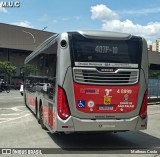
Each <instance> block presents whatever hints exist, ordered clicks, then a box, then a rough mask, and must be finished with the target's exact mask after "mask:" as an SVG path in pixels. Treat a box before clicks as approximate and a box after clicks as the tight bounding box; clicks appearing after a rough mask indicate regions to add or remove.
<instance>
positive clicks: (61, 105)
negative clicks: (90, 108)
mask: <svg viewBox="0 0 160 157" xmlns="http://www.w3.org/2000/svg"><path fill="white" fill-rule="evenodd" d="M58 115H59V117H60V118H62V119H63V120H66V119H67V118H68V117H69V116H70V115H71V114H70V110H69V106H68V101H67V97H66V93H65V91H64V90H63V88H61V87H60V86H58Z"/></svg>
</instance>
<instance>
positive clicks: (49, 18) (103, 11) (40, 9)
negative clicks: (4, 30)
mask: <svg viewBox="0 0 160 157" xmlns="http://www.w3.org/2000/svg"><path fill="white" fill-rule="evenodd" d="M17 1H18V2H19V4H20V6H19V7H2V3H4V2H9V1H2V0H0V23H6V24H13V25H18V26H24V27H30V28H34V29H39V30H42V29H44V28H45V27H46V29H45V31H50V32H55V33H61V32H65V31H76V30H104V31H116V32H126V33H131V34H133V35H138V36H142V37H144V38H145V39H146V40H147V42H148V44H151V43H152V42H153V41H155V40H156V39H157V38H160V0H43V1H42V0H12V2H15V3H16V2H17Z"/></svg>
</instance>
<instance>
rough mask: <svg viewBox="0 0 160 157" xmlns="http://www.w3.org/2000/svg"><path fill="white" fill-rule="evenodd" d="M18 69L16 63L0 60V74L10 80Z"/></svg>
mask: <svg viewBox="0 0 160 157" xmlns="http://www.w3.org/2000/svg"><path fill="white" fill-rule="evenodd" d="M16 69H17V68H16V67H15V66H14V65H12V63H11V62H8V61H4V62H1V61H0V75H4V77H5V79H6V80H9V78H10V76H11V75H12V74H15V73H16Z"/></svg>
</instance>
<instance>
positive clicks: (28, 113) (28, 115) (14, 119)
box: [0, 113, 31, 124]
mask: <svg viewBox="0 0 160 157" xmlns="http://www.w3.org/2000/svg"><path fill="white" fill-rule="evenodd" d="M29 115H31V113H28V114H26V115H24V116H21V117H16V118H12V119H11V118H10V119H8V120H6V121H3V122H0V124H2V123H5V122H10V121H13V120H17V119H21V118H24V117H27V116H29ZM0 119H1V118H0Z"/></svg>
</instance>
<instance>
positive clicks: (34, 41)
mask: <svg viewBox="0 0 160 157" xmlns="http://www.w3.org/2000/svg"><path fill="white" fill-rule="evenodd" d="M46 28H47V26H45V27H44V28H43V29H42V30H39V31H38V33H37V34H36V37H37V36H38V35H39V34H40V33H41V31H43V30H45V29H46ZM23 32H24V33H26V34H30V35H31V36H32V38H33V44H34V49H35V48H36V38H35V36H34V35H33V34H32V33H31V32H28V31H25V30H23Z"/></svg>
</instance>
